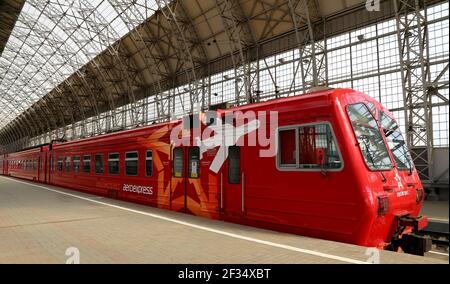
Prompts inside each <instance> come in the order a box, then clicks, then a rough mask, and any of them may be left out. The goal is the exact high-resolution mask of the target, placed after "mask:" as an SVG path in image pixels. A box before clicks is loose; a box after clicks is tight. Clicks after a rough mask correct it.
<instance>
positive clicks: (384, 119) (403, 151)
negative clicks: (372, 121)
mask: <svg viewBox="0 0 450 284" xmlns="http://www.w3.org/2000/svg"><path fill="white" fill-rule="evenodd" d="M380 121H381V127H382V128H383V131H384V135H385V136H386V138H387V141H388V145H389V149H391V152H392V155H393V156H394V159H395V163H396V164H397V168H398V169H400V170H410V169H411V168H412V162H411V157H410V155H409V152H408V147H407V146H406V143H405V139H403V135H402V132H401V131H400V128H399V127H398V124H397V122H395V120H394V119H392V118H390V117H389V116H388V115H387V114H385V113H384V112H381V115H380Z"/></svg>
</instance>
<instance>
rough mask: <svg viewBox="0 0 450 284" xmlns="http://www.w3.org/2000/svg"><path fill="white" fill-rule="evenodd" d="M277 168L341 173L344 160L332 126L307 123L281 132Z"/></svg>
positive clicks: (279, 134)
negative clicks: (337, 171)
mask: <svg viewBox="0 0 450 284" xmlns="http://www.w3.org/2000/svg"><path fill="white" fill-rule="evenodd" d="M277 161H278V167H279V168H281V169H297V170H333V169H334V170H338V169H340V168H341V167H342V158H341V156H340V153H339V149H338V145H337V142H336V139H335V136H334V134H333V131H332V128H331V125H330V124H329V123H311V124H304V125H300V126H296V127H292V128H289V129H283V130H279V132H278V152H277Z"/></svg>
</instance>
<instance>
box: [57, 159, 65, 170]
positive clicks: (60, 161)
mask: <svg viewBox="0 0 450 284" xmlns="http://www.w3.org/2000/svg"><path fill="white" fill-rule="evenodd" d="M63 161H64V157H62V156H60V157H58V172H62V170H63Z"/></svg>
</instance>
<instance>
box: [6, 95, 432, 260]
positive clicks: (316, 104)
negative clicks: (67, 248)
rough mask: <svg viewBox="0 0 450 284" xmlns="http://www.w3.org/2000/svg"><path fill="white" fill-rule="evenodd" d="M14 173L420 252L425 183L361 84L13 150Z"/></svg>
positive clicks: (424, 245) (9, 158)
mask: <svg viewBox="0 0 450 284" xmlns="http://www.w3.org/2000/svg"><path fill="white" fill-rule="evenodd" d="M0 167H1V168H0V171H1V172H2V173H3V174H4V175H9V176H13V177H18V178H23V179H28V180H32V181H36V182H41V183H46V184H51V185H57V186H62V187H67V188H72V189H75V190H79V191H84V192H88V193H94V194H98V195H103V196H107V197H110V198H116V199H121V200H127V201H132V202H138V203H142V204H146V205H149V206H154V207H158V208H164V209H168V210H175V211H181V212H185V213H188V214H194V215H198V216H204V217H207V218H211V219H220V220H225V221H230V222H235V223H240V224H246V225H250V226H257V227H263V228H268V229H272V230H278V231H283V232H290V233H295V234H300V235H305V236H311V237H317V238H323V239H329V240H335V241H341V242H346V243H353V244H357V245H362V246H370V247H378V248H388V249H393V250H400V249H402V250H403V251H406V252H411V253H416V254H423V252H425V251H426V250H428V249H430V246H431V245H430V241H429V239H425V238H422V237H420V236H418V235H417V234H416V233H417V232H418V231H419V230H421V229H422V228H424V227H425V226H426V225H427V218H426V217H421V216H419V213H420V210H421V207H422V203H423V199H424V190H423V188H422V185H421V182H420V180H419V177H418V175H417V172H416V170H415V168H414V166H413V164H412V162H411V159H410V156H409V154H408V150H407V148H406V145H405V142H404V140H403V137H402V134H401V132H400V130H399V127H398V125H397V123H396V121H395V119H394V118H393V116H392V114H391V113H390V112H389V111H388V110H386V109H385V108H384V107H383V106H382V105H380V104H379V103H378V102H377V101H375V100H373V99H372V98H371V97H369V96H367V95H365V94H362V93H359V92H357V91H354V90H351V89H328V90H322V91H318V92H314V93H309V94H305V95H301V96H295V97H289V98H282V99H277V100H272V101H268V102H262V103H256V104H252V105H247V106H242V107H236V108H231V109H219V110H217V111H214V112H207V113H200V114H194V115H190V116H187V117H185V118H183V119H181V120H175V121H171V122H168V123H161V124H155V125H152V126H146V127H141V128H136V129H132V130H126V131H121V132H117V133H110V134H105V135H101V136H98V137H94V138H87V139H82V140H79V141H73V142H67V143H52V144H48V145H43V146H39V147H36V148H33V149H29V150H25V151H22V152H19V153H12V154H8V155H4V156H3V157H1V158H0Z"/></svg>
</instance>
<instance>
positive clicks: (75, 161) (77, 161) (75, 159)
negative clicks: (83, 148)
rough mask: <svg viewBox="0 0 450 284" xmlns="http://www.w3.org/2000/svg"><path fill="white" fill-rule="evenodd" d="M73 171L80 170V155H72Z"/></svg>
mask: <svg viewBox="0 0 450 284" xmlns="http://www.w3.org/2000/svg"><path fill="white" fill-rule="evenodd" d="M73 171H74V172H75V173H79V172H80V156H74V157H73Z"/></svg>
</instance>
